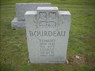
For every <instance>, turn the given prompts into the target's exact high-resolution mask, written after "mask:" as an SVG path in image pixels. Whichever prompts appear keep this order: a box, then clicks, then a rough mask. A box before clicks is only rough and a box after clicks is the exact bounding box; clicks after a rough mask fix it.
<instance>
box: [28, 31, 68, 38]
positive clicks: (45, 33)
mask: <svg viewBox="0 0 95 71" xmlns="http://www.w3.org/2000/svg"><path fill="white" fill-rule="evenodd" d="M65 33H66V32H65V31H29V34H30V36H54V37H57V36H60V37H63V36H65Z"/></svg>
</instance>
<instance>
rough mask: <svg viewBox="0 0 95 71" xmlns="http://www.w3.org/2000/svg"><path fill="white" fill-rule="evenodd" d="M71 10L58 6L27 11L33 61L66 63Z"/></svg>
mask: <svg viewBox="0 0 95 71" xmlns="http://www.w3.org/2000/svg"><path fill="white" fill-rule="evenodd" d="M70 16H71V14H70V12H69V11H58V8H57V7H38V8H37V11H27V12H26V13H25V22H26V33H27V43H28V51H29V59H30V62H31V63H64V62H66V61H67V58H66V56H67V55H66V54H67V45H68V38H69V31H70Z"/></svg>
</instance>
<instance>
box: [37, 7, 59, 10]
mask: <svg viewBox="0 0 95 71" xmlns="http://www.w3.org/2000/svg"><path fill="white" fill-rule="evenodd" d="M37 10H58V7H38V8H37Z"/></svg>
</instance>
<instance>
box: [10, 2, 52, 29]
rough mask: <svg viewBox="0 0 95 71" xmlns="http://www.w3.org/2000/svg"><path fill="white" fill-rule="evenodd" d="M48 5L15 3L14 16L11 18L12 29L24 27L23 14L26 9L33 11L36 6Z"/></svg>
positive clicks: (46, 4)
mask: <svg viewBox="0 0 95 71" xmlns="http://www.w3.org/2000/svg"><path fill="white" fill-rule="evenodd" d="M38 6H39V7H46V6H47V7H49V6H51V4H50V3H16V17H15V18H14V19H13V20H12V22H11V26H12V28H13V29H18V28H25V18H24V14H25V12H26V11H35V10H36V9H37V7H38Z"/></svg>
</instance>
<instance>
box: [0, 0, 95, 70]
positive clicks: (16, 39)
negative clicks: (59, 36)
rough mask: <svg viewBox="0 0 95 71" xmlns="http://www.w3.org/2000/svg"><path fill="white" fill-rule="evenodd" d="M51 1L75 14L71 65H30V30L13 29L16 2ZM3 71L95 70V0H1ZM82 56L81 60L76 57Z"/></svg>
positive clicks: (71, 37)
mask: <svg viewBox="0 0 95 71" xmlns="http://www.w3.org/2000/svg"><path fill="white" fill-rule="evenodd" d="M32 2H33V3H34V2H35V3H36V2H37V3H40V2H50V3H52V6H57V7H59V10H69V11H70V12H71V14H72V22H71V31H70V37H69V44H68V53H67V58H68V60H69V64H29V63H28V60H29V59H28V49H27V42H26V31H25V30H24V29H19V30H12V29H11V21H12V19H13V18H14V17H15V16H16V14H15V3H32ZM0 38H1V39H0V41H1V42H0V69H1V71H94V70H95V1H94V0H1V1H0ZM76 55H79V56H80V59H76V58H75V56H76Z"/></svg>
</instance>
